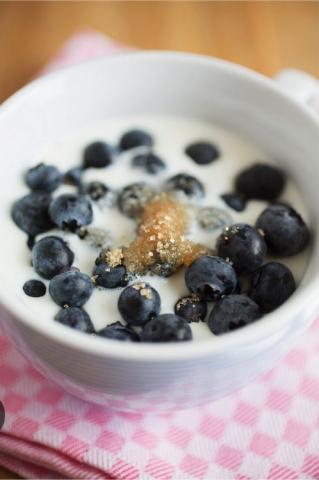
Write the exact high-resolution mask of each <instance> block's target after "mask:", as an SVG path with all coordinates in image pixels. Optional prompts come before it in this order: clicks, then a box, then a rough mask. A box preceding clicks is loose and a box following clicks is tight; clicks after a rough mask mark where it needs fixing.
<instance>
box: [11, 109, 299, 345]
mask: <svg viewBox="0 0 319 480" xmlns="http://www.w3.org/2000/svg"><path fill="white" fill-rule="evenodd" d="M132 128H142V129H144V130H146V131H148V132H150V133H151V134H152V135H153V136H154V139H155V145H154V149H153V150H154V152H155V153H156V154H158V155H159V156H160V157H161V158H162V159H163V160H164V161H165V162H166V164H167V169H166V170H164V171H163V172H162V173H160V174H158V175H149V174H146V173H144V171H143V170H141V169H138V168H132V167H131V166H130V161H131V158H132V157H133V155H134V154H136V153H137V150H135V151H134V152H132V151H131V152H128V153H124V154H121V155H120V156H119V157H118V158H116V161H115V162H114V164H113V165H111V166H110V167H107V168H105V169H90V170H88V171H86V172H85V173H84V177H83V180H84V181H85V182H88V181H93V180H98V181H101V182H104V183H105V184H106V185H108V186H110V187H111V188H113V189H118V190H119V189H121V188H122V187H124V186H126V185H128V184H130V183H133V182H136V181H141V180H143V181H146V182H148V183H150V184H153V185H154V186H155V187H157V188H159V187H160V185H161V183H163V182H164V181H165V180H166V179H167V178H168V177H170V176H172V175H174V174H176V173H181V172H183V173H188V174H191V175H194V176H195V177H197V178H198V179H199V180H201V181H202V183H203V184H204V186H205V189H206V196H205V197H204V198H203V200H202V201H201V203H200V206H215V207H219V208H223V209H225V210H226V211H227V212H228V213H229V214H230V215H231V216H232V218H233V220H234V222H245V223H249V224H252V225H253V224H254V223H255V220H256V218H257V216H258V215H259V214H260V212H261V211H262V210H263V209H264V208H265V206H266V203H264V202H261V201H250V202H248V204H247V207H246V209H245V210H244V211H243V212H240V213H239V212H235V211H234V210H232V209H230V208H229V207H227V206H226V204H225V203H224V202H223V200H222V199H221V198H220V194H222V193H226V192H230V191H231V190H232V183H233V179H234V177H235V175H236V174H237V173H238V172H239V171H240V170H242V169H243V168H244V167H246V166H248V165H250V164H252V163H255V162H256V161H257V162H266V163H273V159H270V158H268V157H267V156H266V154H265V153H263V152H262V151H260V150H259V149H258V148H257V147H256V146H255V145H253V144H251V143H250V142H247V141H246V140H244V139H242V138H240V137H238V136H237V135H236V134H234V133H232V132H228V131H226V130H224V129H222V128H219V127H217V126H215V125H211V124H209V123H206V122H202V121H199V120H195V119H187V118H179V117H170V116H159V115H158V116H155V115H154V116H150V115H140V116H136V117H127V118H114V119H109V120H106V121H105V122H104V123H103V124H101V125H96V126H93V127H92V128H90V129H88V130H86V131H82V132H78V133H77V135H75V136H73V137H72V138H64V139H61V140H60V141H59V142H58V143H57V144H55V145H53V146H52V148H50V149H49V151H47V152H45V153H44V154H43V155H42V156H41V158H35V159H34V164H33V165H35V164H37V163H39V162H40V161H42V162H44V163H48V164H55V165H57V166H58V167H60V168H61V170H62V171H66V170H68V169H69V168H71V167H74V166H77V165H79V164H80V162H81V158H82V150H83V148H84V147H85V146H86V145H87V144H88V143H90V142H93V141H95V140H103V141H106V142H109V143H111V144H112V143H113V144H116V143H117V142H118V139H119V137H120V136H121V135H122V133H124V132H125V131H126V130H130V129H132ZM200 140H206V141H211V142H212V143H214V144H216V145H217V146H218V147H219V149H220V152H221V156H220V158H219V159H218V160H216V161H215V162H213V163H211V164H209V165H206V166H199V165H197V164H195V163H194V162H193V161H192V160H191V159H190V158H189V157H188V156H186V155H185V153H184V149H185V147H186V146H188V145H189V144H190V143H192V142H196V141H200ZM33 165H30V167H31V166H33ZM18 182H19V180H18V179H17V190H16V191H17V197H19V196H20V195H21V196H22V195H23V194H25V193H27V188H26V187H25V186H24V184H23V181H22V180H21V181H20V184H19V186H18ZM68 191H69V192H74V191H75V187H68V186H65V187H62V188H60V189H58V192H55V193H54V195H59V194H60V193H62V192H68ZM280 200H283V201H287V202H289V203H291V205H292V206H293V207H295V208H296V209H297V211H298V212H299V213H300V214H301V215H302V216H303V218H304V219H305V221H306V222H308V214H307V211H306V208H305V205H304V203H303V199H302V196H301V194H300V192H299V191H298V189H297V187H296V185H295V184H294V183H293V182H292V181H291V180H289V179H288V183H287V186H286V189H285V191H284V193H283V195H282V197H281V198H280ZM93 208H94V221H93V224H92V226H94V227H101V228H103V229H106V230H108V231H109V232H110V235H111V237H112V245H113V246H121V245H127V244H128V243H129V242H130V241H131V240H132V238H133V237H134V235H135V231H136V223H135V222H134V221H133V220H131V219H128V218H126V217H125V216H124V215H122V214H121V213H120V212H119V210H118V209H117V207H116V206H114V207H107V206H103V207H102V206H101V205H100V204H99V203H95V202H93ZM219 233H220V231H217V232H207V231H205V230H202V229H201V228H199V227H197V226H196V223H194V225H193V226H192V228H191V231H190V234H189V238H191V239H193V240H195V241H196V242H200V243H203V244H204V245H207V246H208V247H213V246H214V244H215V239H216V237H217V236H218V235H219ZM51 234H52V235H54V234H57V235H59V236H62V237H63V238H64V239H65V240H66V241H67V242H69V244H70V247H71V249H72V250H73V252H74V253H75V262H74V266H76V267H78V268H80V269H81V271H83V272H85V273H87V274H89V275H91V273H92V269H93V265H94V260H95V258H96V257H97V256H98V253H99V251H98V250H97V249H95V248H93V247H92V246H90V245H89V244H88V243H87V242H86V241H84V240H80V239H79V238H77V236H76V235H73V234H71V233H66V232H61V231H52V232H49V233H46V234H45V235H51ZM16 236H17V238H18V236H19V242H16V241H14V244H16V245H18V255H19V258H20V259H21V269H20V270H19V272H16V274H17V288H18V296H19V300H21V301H22V302H23V303H24V304H25V306H26V308H28V309H31V310H32V312H34V315H35V316H36V317H37V318H39V321H41V322H52V321H53V318H54V315H55V314H56V313H57V311H58V309H59V307H58V306H57V305H55V304H54V302H53V301H52V300H51V298H50V296H49V294H48V293H47V294H46V296H45V297H41V298H30V297H27V296H26V295H25V294H24V292H23V290H22V286H23V283H24V282H25V281H26V280H29V279H31V278H37V274H36V273H35V272H34V271H33V269H32V267H31V265H30V258H31V253H30V251H29V250H28V249H27V247H26V245H25V242H24V241H23V238H22V235H21V232H19V230H18V228H17V229H16ZM279 261H282V262H283V263H285V264H286V265H287V266H289V268H290V269H291V270H292V272H293V274H294V276H295V279H296V281H297V283H298V282H299V281H300V280H301V278H302V276H303V273H304V271H305V269H306V266H307V261H308V251H305V252H303V253H301V254H299V255H297V256H294V257H292V258H289V259H279ZM141 279H142V280H144V281H148V282H150V283H151V285H152V286H153V287H154V288H156V289H157V290H158V292H159V294H160V296H161V300H162V310H161V312H162V313H169V312H173V311H174V304H175V302H176V301H177V300H178V299H179V298H180V297H181V296H183V295H186V294H187V293H188V291H187V289H186V286H185V283H184V271H183V270H181V271H180V272H179V273H177V274H175V275H173V276H172V277H170V278H167V279H165V278H160V277H157V276H145V277H141ZM45 283H46V284H47V286H48V283H49V282H46V281H45ZM120 292H121V289H115V290H106V289H98V288H97V289H95V291H94V293H93V295H92V297H91V299H90V300H89V302H88V303H87V304H86V305H85V307H84V308H85V309H86V310H87V312H88V313H89V315H90V316H91V319H92V322H93V323H94V325H95V327H96V329H101V328H103V327H104V326H105V325H107V324H109V323H113V322H114V321H116V320H120V315H119V312H118V310H117V299H118V296H119V294H120ZM191 327H192V329H193V333H194V339H195V340H198V339H202V338H207V337H208V336H209V337H212V336H213V335H212V333H211V332H210V331H209V329H208V327H207V326H206V324H205V323H203V322H201V323H199V324H195V323H193V324H191ZM70 334H72V332H71V330H70Z"/></svg>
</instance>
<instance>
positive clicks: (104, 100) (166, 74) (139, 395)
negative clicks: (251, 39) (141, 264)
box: [0, 52, 319, 411]
mask: <svg viewBox="0 0 319 480" xmlns="http://www.w3.org/2000/svg"><path fill="white" fill-rule="evenodd" d="M147 112H148V113H169V114H176V115H184V114H185V115H187V116H188V117H191V116H194V117H198V118H201V119H205V120H210V121H212V122H217V123H218V124H220V125H222V126H225V127H226V128H230V129H233V130H235V131H237V132H238V133H240V134H242V135H244V136H245V137H248V138H251V139H252V140H253V141H254V142H255V143H257V144H259V145H260V147H261V148H263V149H264V150H265V151H266V152H268V153H269V154H270V156H271V157H272V158H275V159H278V163H279V164H280V165H282V166H283V168H284V169H285V170H286V171H288V172H289V174H291V175H292V176H293V177H294V178H295V179H296V181H297V183H298V185H299V187H300V189H301V191H302V192H303V194H304V198H305V201H306V203H307V206H308V208H309V211H310V215H311V225H312V228H313V244H312V253H311V261H310V265H309V268H308V270H307V273H306V275H305V277H304V279H303V281H302V283H301V285H300V286H299V288H298V290H297V291H296V293H295V294H294V295H293V296H292V297H291V298H290V299H289V301H287V302H286V303H285V304H284V305H283V306H282V307H281V308H279V309H278V310H276V311H275V312H273V313H271V314H269V315H267V316H266V317H265V318H263V319H262V320H260V321H258V322H256V323H255V324H253V325H251V326H248V327H245V328H243V329H241V330H238V331H235V332H232V333H230V334H227V335H224V336H221V337H219V338H218V339H217V341H216V340H215V339H214V340H210V339H208V340H207V341H203V342H200V343H195V342H189V343H182V344H155V345H154V344H150V345H147V344H146V345H143V344H142V345H139V344H126V343H125V344H123V343H121V342H115V341H111V340H106V339H102V338H98V337H90V336H88V335H85V334H82V333H79V332H76V331H71V330H70V331H69V330H67V329H65V327H63V326H61V325H59V324H57V323H56V322H52V323H50V324H47V323H41V319H39V318H35V317H34V316H33V315H32V311H31V310H30V311H29V310H28V309H26V307H25V306H24V305H23V304H22V302H21V300H19V297H18V296H17V293H16V292H17V289H18V288H20V286H19V285H17V284H16V282H15V281H14V275H11V276H10V278H9V277H8V274H7V272H8V269H9V268H19V263H14V262H17V260H16V259H15V260H13V258H14V255H15V252H14V251H12V248H11V244H10V235H11V232H12V229H15V228H16V227H15V226H14V225H13V223H12V222H11V219H10V215H9V209H10V203H11V201H12V198H13V197H14V186H15V184H16V179H17V176H18V175H20V174H21V161H22V159H23V163H24V164H27V163H28V164H32V162H33V159H34V158H36V157H38V156H39V154H40V152H42V151H43V150H44V149H45V148H46V147H47V146H48V145H50V144H52V143H54V142H56V141H57V140H58V139H59V137H61V136H62V135H63V137H65V135H67V134H68V133H70V134H72V133H74V132H75V131H76V130H78V129H81V128H84V127H85V126H88V125H90V124H92V123H97V122H98V121H100V120H102V119H104V118H105V117H107V116H114V115H121V114H133V113H134V114H136V113H147ZM318 153H319V123H318V120H317V118H316V116H315V114H313V113H312V112H311V110H310V108H308V107H306V106H303V105H301V104H300V103H298V102H297V101H295V100H293V99H291V98H290V97H289V96H288V95H287V94H286V93H285V92H282V91H281V90H280V89H279V87H278V86H277V85H276V84H275V82H274V81H272V80H269V79H267V78H265V77H263V76H261V75H259V74H256V73H254V72H252V71H249V70H247V69H245V68H242V67H239V66H236V65H233V64H230V63H227V62H224V61H220V60H215V59H211V58H205V57H201V56H195V55H188V54H177V53H164V52H162V53H161V52H147V53H133V54H128V55H127V54H126V55H119V56H116V57H113V58H105V59H101V60H98V61H94V62H90V63H87V64H82V65H80V66H77V67H72V68H69V69H65V70H63V71H60V72H59V73H55V74H51V75H49V76H47V77H45V78H43V79H40V80H37V81H35V82H33V83H32V84H30V85H28V86H27V87H25V88H24V89H22V90H21V91H20V92H18V93H17V94H15V95H14V96H13V97H12V98H10V99H9V100H8V101H7V102H6V103H5V104H4V105H3V106H2V107H1V109H0V158H1V185H0V199H1V207H0V220H1V235H0V252H1V253H0V259H1V261H0V281H1V291H0V298H1V302H2V304H3V306H4V307H5V308H6V310H7V311H8V312H10V314H9V315H8V317H7V318H4V317H3V316H2V317H1V320H2V327H3V328H4V329H5V331H6V333H7V334H8V336H9V337H10V338H11V339H12V341H13V342H14V343H15V344H16V345H17V346H18V347H19V348H20V349H21V351H22V352H23V353H24V354H25V355H27V356H28V357H29V358H30V359H31V362H32V363H33V365H34V366H36V367H37V368H38V369H39V370H40V371H42V372H44V373H45V375H46V376H47V377H48V378H50V379H52V380H53V381H54V382H57V383H59V384H60V385H62V386H63V387H64V388H65V389H67V390H69V391H70V392H72V393H73V394H75V395H77V396H79V397H81V398H84V399H88V400H91V401H94V402H97V403H100V404H103V405H105V406H110V407H113V408H118V409H122V410H132V411H134V410H136V411H137V410H139V411H149V410H150V411H159V410H169V409H175V408H186V407H190V406H193V405H195V404H198V403H203V402H206V401H209V400H212V399H214V398H218V397H221V396H223V395H225V394H227V393H229V392H231V391H233V390H235V389H238V388H240V387H241V386H243V385H245V384H247V382H249V381H250V380H251V379H253V378H254V377H256V376H257V375H259V374H260V373H262V372H264V371H266V370H267V369H269V368H270V367H272V366H273V365H274V364H275V363H276V362H277V360H278V359H279V358H280V357H281V356H282V355H283V354H284V353H285V352H286V351H287V350H288V349H289V348H290V347H291V345H292V343H293V342H295V341H296V340H297V339H298V337H299V335H300V334H301V332H302V331H303V330H304V329H305V328H306V327H307V326H308V325H309V323H310V322H311V320H312V317H313V314H314V310H315V308H316V306H317V303H318V293H319V274H318V271H319V242H318V225H319V209H318V179H319V159H318Z"/></svg>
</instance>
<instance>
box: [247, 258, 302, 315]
mask: <svg viewBox="0 0 319 480" xmlns="http://www.w3.org/2000/svg"><path fill="white" fill-rule="evenodd" d="M251 284H252V288H251V290H250V292H249V296H250V298H252V299H253V300H254V301H255V302H256V303H257V304H258V305H259V307H260V309H261V311H262V312H263V313H268V312H272V311H273V310H275V309H276V308H278V307H280V305H282V304H283V303H284V302H285V301H286V300H287V299H288V298H289V297H290V295H292V294H293V293H294V291H295V289H296V283H295V280H294V277H293V275H292V273H291V271H290V270H289V268H287V267H286V266H285V265H283V264H282V263H278V262H270V263H266V264H265V265H263V266H262V267H261V268H260V269H259V270H257V271H256V272H255V273H254V274H253V276H252V279H251Z"/></svg>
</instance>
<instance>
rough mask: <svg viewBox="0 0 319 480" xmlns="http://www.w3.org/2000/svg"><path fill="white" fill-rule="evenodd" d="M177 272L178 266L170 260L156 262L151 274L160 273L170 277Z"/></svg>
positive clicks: (151, 268)
mask: <svg viewBox="0 0 319 480" xmlns="http://www.w3.org/2000/svg"><path fill="white" fill-rule="evenodd" d="M175 272H176V266H175V265H173V264H172V263H170V262H161V261H158V262H155V263H154V264H153V265H151V267H150V274H151V275H158V276H159V277H164V278H167V277H170V276H172V275H173V274H174V273H175Z"/></svg>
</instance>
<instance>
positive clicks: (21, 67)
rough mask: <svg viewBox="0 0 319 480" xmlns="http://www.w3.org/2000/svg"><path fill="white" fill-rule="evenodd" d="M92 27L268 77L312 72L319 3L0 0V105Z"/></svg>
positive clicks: (317, 61) (318, 62) (317, 62)
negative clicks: (289, 71)
mask: <svg viewBox="0 0 319 480" xmlns="http://www.w3.org/2000/svg"><path fill="white" fill-rule="evenodd" d="M86 27H91V28H95V29H97V30H100V31H102V32H105V33H107V34H109V35H110V36H111V37H113V38H114V39H115V40H120V41H122V42H124V43H129V44H133V45H135V46H136V47H139V48H146V49H152V48H161V49H175V50H188V51H191V52H200V53H204V54H208V55H215V56H217V57H222V58H226V59H228V60H232V61H234V62H238V63H241V64H243V65H246V66H248V67H251V68H254V69H256V70H259V71H260V72H263V73H265V74H268V75H272V74H274V73H275V72H277V71H278V70H280V69H281V68H283V67H288V66H291V67H296V68H301V69H304V70H307V71H309V72H311V73H313V74H316V75H319V1H314V2H298V1H296V2H289V1H285V2H276V1H273V2H253V1H251V2H249V1H248V2H240V1H239V2H199V1H194V2H172V1H165V2H164V1H162V2H133V1H131V2H93V1H91V2H21V3H20V2H0V102H1V101H2V100H4V99H5V98H6V97H7V96H8V95H9V94H10V93H12V92H14V91H15V90H16V89H17V88H19V87H20V86H22V85H23V84H24V83H26V82H27V81H28V79H29V78H30V77H31V76H32V75H33V73H34V72H36V71H37V70H38V69H39V68H40V67H41V66H42V65H43V64H44V63H45V62H46V61H47V60H48V58H50V57H51V56H52V55H54V52H55V51H56V49H57V48H58V47H59V46H60V45H61V43H62V42H63V41H64V40H66V39H67V38H68V36H69V35H71V34H72V33H74V32H76V31H78V30H79V29H82V28H86Z"/></svg>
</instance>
